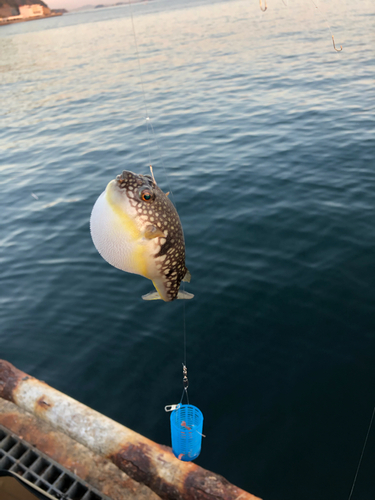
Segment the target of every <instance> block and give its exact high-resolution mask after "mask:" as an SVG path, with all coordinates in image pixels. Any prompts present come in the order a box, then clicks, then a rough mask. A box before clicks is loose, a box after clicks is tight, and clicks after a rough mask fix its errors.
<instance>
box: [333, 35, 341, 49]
mask: <svg viewBox="0 0 375 500" xmlns="http://www.w3.org/2000/svg"><path fill="white" fill-rule="evenodd" d="M332 42H333V48H334V49H335V51H336V52H341V51H342V45H340V48H339V49H336V45H335V39H334V37H333V35H332Z"/></svg>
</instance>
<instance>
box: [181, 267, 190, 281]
mask: <svg viewBox="0 0 375 500" xmlns="http://www.w3.org/2000/svg"><path fill="white" fill-rule="evenodd" d="M190 280H191V274H190V271H189V269H186V274H185V276H184V277H183V278H182V281H186V282H187V283H190Z"/></svg>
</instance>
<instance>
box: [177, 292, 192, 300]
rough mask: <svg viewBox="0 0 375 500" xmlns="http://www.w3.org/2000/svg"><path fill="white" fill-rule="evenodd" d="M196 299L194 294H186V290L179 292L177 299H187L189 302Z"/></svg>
mask: <svg viewBox="0 0 375 500" xmlns="http://www.w3.org/2000/svg"><path fill="white" fill-rule="evenodd" d="M193 297H194V295H193V294H192V293H189V292H185V290H180V291H179V292H178V295H177V298H178V299H186V300H189V299H192V298H193Z"/></svg>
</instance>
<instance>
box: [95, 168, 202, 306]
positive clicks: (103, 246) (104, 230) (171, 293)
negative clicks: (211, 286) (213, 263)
mask: <svg viewBox="0 0 375 500" xmlns="http://www.w3.org/2000/svg"><path fill="white" fill-rule="evenodd" d="M90 230H91V237H92V240H93V242H94V245H95V247H96V249H97V250H98V252H99V253H100V255H101V256H102V257H103V258H104V259H105V260H106V261H107V262H109V264H111V265H112V266H114V267H117V268H118V269H122V270H123V271H127V272H128V273H135V274H140V275H141V276H144V277H145V278H148V279H150V280H151V281H152V282H153V284H154V286H155V288H156V292H155V291H153V292H150V293H148V294H146V295H143V296H142V298H143V299H144V300H156V299H162V300H164V301H165V302H170V301H172V300H175V299H192V298H193V297H194V295H192V294H191V293H188V292H185V291H182V290H180V284H181V281H188V282H189V281H190V278H191V275H190V273H189V271H188V270H187V268H186V266H185V241H184V233H183V231H182V226H181V221H180V218H179V216H178V213H177V211H176V209H175V207H174V206H173V204H172V202H171V201H170V199H169V198H168V196H167V195H166V194H165V193H163V191H162V190H161V189H160V188H159V186H158V185H157V184H156V182H155V179H154V178H153V176H152V177H151V176H150V175H138V174H134V173H133V172H129V171H127V170H124V172H122V174H121V175H118V176H117V177H116V179H114V180H112V181H110V182H109V184H108V185H107V187H106V189H105V191H104V192H103V193H102V194H101V195H100V196H99V198H98V199H97V201H96V203H95V205H94V208H93V209H92V213H91V219H90Z"/></svg>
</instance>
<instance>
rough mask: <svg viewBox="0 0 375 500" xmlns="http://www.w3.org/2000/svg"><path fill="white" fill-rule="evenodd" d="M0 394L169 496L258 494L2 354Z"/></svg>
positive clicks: (247, 497)
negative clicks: (181, 457) (186, 459)
mask: <svg viewBox="0 0 375 500" xmlns="http://www.w3.org/2000/svg"><path fill="white" fill-rule="evenodd" d="M0 397H2V398H4V399H7V400H8V401H11V402H13V403H15V404H16V405H17V406H19V407H20V408H22V409H24V410H25V411H27V412H29V413H31V414H33V415H35V416H37V417H38V418H40V419H42V420H44V421H46V422H48V423H49V424H50V425H51V426H52V428H53V429H56V430H60V431H62V432H63V433H64V434H66V435H68V436H70V437H71V438H72V439H74V440H75V441H77V442H79V443H81V444H83V445H84V446H86V447H87V448H89V449H90V450H92V451H93V452H94V453H96V454H98V455H100V456H103V457H105V458H108V459H110V460H111V461H112V462H113V463H114V464H115V465H117V467H118V468H119V469H121V470H122V471H124V472H125V473H126V474H128V475H129V476H130V477H131V478H132V479H134V480H135V481H137V482H140V483H143V484H145V485H147V486H149V487H150V488H151V489H152V490H153V491H154V492H155V493H156V494H157V495H159V496H160V497H162V498H164V499H168V500H182V499H184V500H215V499H220V500H239V499H241V500H257V499H256V497H254V496H253V495H251V494H250V493H247V492H246V491H244V490H242V489H240V488H237V487H236V486H234V485H232V484H230V483H229V482H228V481H227V480H226V479H224V478H223V477H221V476H219V475H217V474H214V473H212V472H209V471H207V470H205V469H202V468H201V467H199V466H198V465H196V464H194V463H192V462H182V461H180V460H177V459H176V457H175V456H174V455H173V453H172V451H171V449H170V448H169V447H167V446H162V445H158V444H156V443H154V442H153V441H151V440H149V439H147V438H145V437H144V436H142V435H140V434H138V433H136V432H134V431H132V430H130V429H128V428H126V427H124V426H122V425H120V424H118V423H117V422H114V421H113V420H111V419H109V418H107V417H105V416H104V415H102V414H100V413H98V412H96V411H94V410H92V409H91V408H88V407H87V406H85V405H83V404H81V403H79V402H78V401H76V400H74V399H72V398H70V397H69V396H66V395H65V394H62V393H61V392H59V391H56V390H55V389H53V388H52V387H50V386H48V385H47V384H45V383H44V382H41V381H39V380H37V379H35V378H33V377H30V376H29V375H27V374H26V373H24V372H22V371H20V370H18V369H17V368H15V367H14V366H13V365H11V364H10V363H8V362H7V361H2V360H0Z"/></svg>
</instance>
